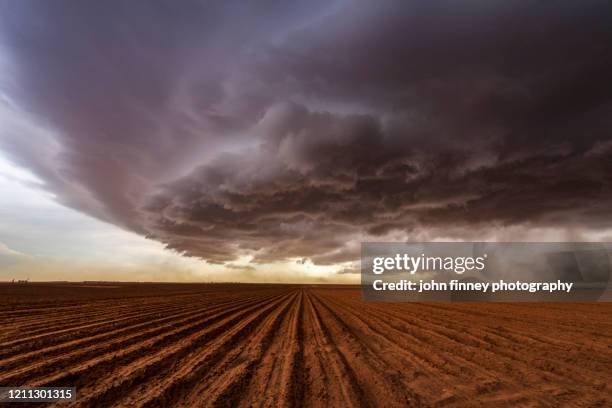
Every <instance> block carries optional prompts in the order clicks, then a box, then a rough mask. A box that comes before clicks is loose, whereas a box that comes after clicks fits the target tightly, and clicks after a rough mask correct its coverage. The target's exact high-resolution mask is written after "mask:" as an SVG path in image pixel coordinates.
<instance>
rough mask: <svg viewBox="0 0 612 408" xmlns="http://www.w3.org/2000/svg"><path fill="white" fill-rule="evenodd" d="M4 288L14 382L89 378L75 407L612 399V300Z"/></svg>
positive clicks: (1, 363) (4, 324)
mask: <svg viewBox="0 0 612 408" xmlns="http://www.w3.org/2000/svg"><path fill="white" fill-rule="evenodd" d="M0 297H1V299H2V302H1V303H0V386H76V387H77V401H76V402H74V403H73V404H74V405H75V406H104V407H111V406H151V407H154V406H155V407H156V406H185V407H192V406H200V405H204V406H214V405H221V406H236V405H238V406H252V405H254V406H260V405H261V406H296V405H297V406H301V405H305V406H322V407H323V406H330V405H333V406H386V407H388V406H466V405H467V406H503V405H512V406H559V405H568V406H585V407H587V406H589V407H590V406H602V407H605V406H612V388H611V386H610V384H611V383H612V304H610V303H600V304H567V303H566V304H527V303H522V304H495V303H477V304H474V303H418V304H415V303H411V304H409V303H404V304H396V303H366V302H363V301H362V300H361V296H360V292H359V290H358V288H356V287H347V286H290V285H229V284H227V285H226V284H208V285H205V284H202V285H196V284H185V285H179V284H111V283H107V284H61V283H54V284H27V285H17V284H12V285H11V284H1V285H0ZM38 405H40V404H38ZM20 406H23V405H20ZM61 406H63V407H64V406H71V405H70V404H69V403H62V404H61Z"/></svg>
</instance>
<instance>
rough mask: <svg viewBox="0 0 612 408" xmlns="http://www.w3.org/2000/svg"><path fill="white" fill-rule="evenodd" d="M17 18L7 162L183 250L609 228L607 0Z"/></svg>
mask: <svg viewBox="0 0 612 408" xmlns="http://www.w3.org/2000/svg"><path fill="white" fill-rule="evenodd" d="M0 8H1V9H2V12H0V63H1V66H2V70H3V72H2V74H1V77H0V86H1V87H2V92H3V100H4V106H3V108H2V109H3V111H2V113H1V116H2V117H3V122H4V125H2V126H0V132H2V133H1V134H0V149H2V150H3V151H4V152H5V154H7V155H8V156H9V157H10V158H11V159H12V160H13V161H15V162H16V163H19V164H21V165H23V166H25V167H27V168H29V169H31V170H32V171H34V172H35V173H36V174H37V175H38V176H39V177H40V178H41V179H42V180H43V181H45V183H46V188H48V189H49V190H50V191H52V192H53V193H55V194H56V195H57V199H58V200H59V201H61V202H62V203H64V204H65V205H68V206H70V207H72V208H75V209H78V210H79V211H82V212H85V213H87V214H90V215H92V216H95V217H97V218H100V219H103V220H105V221H108V222H111V223H114V224H116V225H119V226H121V227H123V228H127V229H129V230H132V231H135V232H138V233H140V234H142V235H146V236H148V237H150V238H153V239H155V240H158V241H161V242H163V243H164V244H166V245H167V246H168V247H170V248H173V249H176V250H178V251H180V252H184V253H185V254H186V255H191V256H197V257H201V258H203V259H206V260H208V261H209V262H212V263H226V264H227V265H233V264H232V263H231V262H233V261H235V260H236V259H237V258H238V257H239V256H240V255H243V254H249V255H251V256H252V261H253V262H255V263H257V262H260V263H265V262H274V261H278V260H283V259H288V258H299V259H309V260H310V261H312V262H313V263H315V264H321V265H332V264H337V263H343V262H350V261H354V260H355V259H357V258H358V255H359V246H358V242H359V241H360V240H366V239H367V240H377V239H389V238H390V237H395V238H397V237H400V238H401V239H411V238H414V237H426V238H427V239H436V238H438V237H450V236H452V237H453V238H457V239H461V238H463V239H479V237H478V236H477V232H478V231H483V230H488V231H494V230H495V229H496V228H503V227H507V226H520V227H521V228H525V230H529V229H530V228H546V227H552V228H562V229H563V228H566V229H571V230H572V231H576V230H577V231H581V230H585V231H586V230H589V231H605V230H608V229H610V228H612V210H611V209H612V133H611V132H612V69H610V67H612V50H611V48H610V47H612V45H611V44H612V4H611V3H610V2H608V1H574V2H564V3H563V4H549V3H546V2H542V1H488V2H481V1H466V2H456V1H441V2H416V1H415V2H406V1H398V2H393V1H391V2H383V3H382V4H381V3H380V2H371V1H363V2H361V1H339V2H335V3H333V2H320V3H317V2H313V1H309V2H297V1H264V2H232V1H218V2H217V1H209V2H205V1H193V2H181V3H180V4H177V3H175V2H174V3H173V2H164V1H156V2H144V1H132V2H114V1H107V2H78V3H75V2H68V1H65V2H62V1H57V2H47V1H33V0H28V1H23V2H11V1H1V2H0ZM24 120H25V121H27V122H29V123H35V124H36V129H38V131H36V132H30V133H27V132H26V133H24V131H23V130H24V129H25V128H24V127H23V126H18V124H19V123H20V121H24ZM31 128H32V127H31V126H30V127H27V129H31ZM41 129H43V130H44V131H43V130H41ZM451 231H452V232H451ZM475 234H476V235H475Z"/></svg>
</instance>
